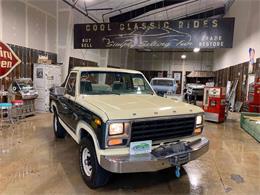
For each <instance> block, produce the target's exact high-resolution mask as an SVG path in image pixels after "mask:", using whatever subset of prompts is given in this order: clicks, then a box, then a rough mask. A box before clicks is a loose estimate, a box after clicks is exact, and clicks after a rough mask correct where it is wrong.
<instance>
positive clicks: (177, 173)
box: [175, 165, 181, 178]
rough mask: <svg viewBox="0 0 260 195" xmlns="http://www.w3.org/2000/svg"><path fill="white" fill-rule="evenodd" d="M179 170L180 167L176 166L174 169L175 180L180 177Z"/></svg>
mask: <svg viewBox="0 0 260 195" xmlns="http://www.w3.org/2000/svg"><path fill="white" fill-rule="evenodd" d="M180 169H181V168H180V166H179V165H177V166H176V169H175V176H176V177H177V178H180V176H181V173H180Z"/></svg>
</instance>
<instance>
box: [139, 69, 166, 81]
mask: <svg viewBox="0 0 260 195" xmlns="http://www.w3.org/2000/svg"><path fill="white" fill-rule="evenodd" d="M139 71H140V72H142V73H143V74H144V76H145V77H146V79H147V80H148V81H149V82H150V81H151V79H152V78H154V77H158V75H159V74H160V73H162V76H163V77H167V71H154V70H151V71H147V70H139Z"/></svg>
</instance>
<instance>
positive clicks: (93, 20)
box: [62, 0, 98, 23]
mask: <svg viewBox="0 0 260 195" xmlns="http://www.w3.org/2000/svg"><path fill="white" fill-rule="evenodd" d="M62 1H63V2H64V3H66V4H68V5H69V6H71V8H72V9H75V10H77V11H78V12H79V13H81V14H83V15H84V16H86V17H88V18H89V19H90V20H91V21H92V22H94V23H98V22H97V21H96V20H95V19H94V18H92V17H91V16H89V15H88V13H87V12H84V11H82V10H81V9H79V8H77V7H76V4H77V1H75V3H74V4H71V3H70V2H68V1H67V0H62Z"/></svg>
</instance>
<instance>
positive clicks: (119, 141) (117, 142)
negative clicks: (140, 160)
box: [108, 139, 123, 146]
mask: <svg viewBox="0 0 260 195" xmlns="http://www.w3.org/2000/svg"><path fill="white" fill-rule="evenodd" d="M122 143H123V141H122V139H111V140H109V141H108V145H109V146H115V145H120V144H122Z"/></svg>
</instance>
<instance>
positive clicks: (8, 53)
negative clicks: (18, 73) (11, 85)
mask: <svg viewBox="0 0 260 195" xmlns="http://www.w3.org/2000/svg"><path fill="white" fill-rule="evenodd" d="M20 63H21V60H20V59H19V58H18V56H17V55H16V54H15V53H14V51H13V50H12V49H11V48H10V47H9V46H8V45H7V44H5V43H3V42H2V41H0V79H2V78H3V77H5V76H7V75H8V74H9V73H10V72H12V70H13V69H14V68H15V67H16V66H17V65H19V64H20Z"/></svg>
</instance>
